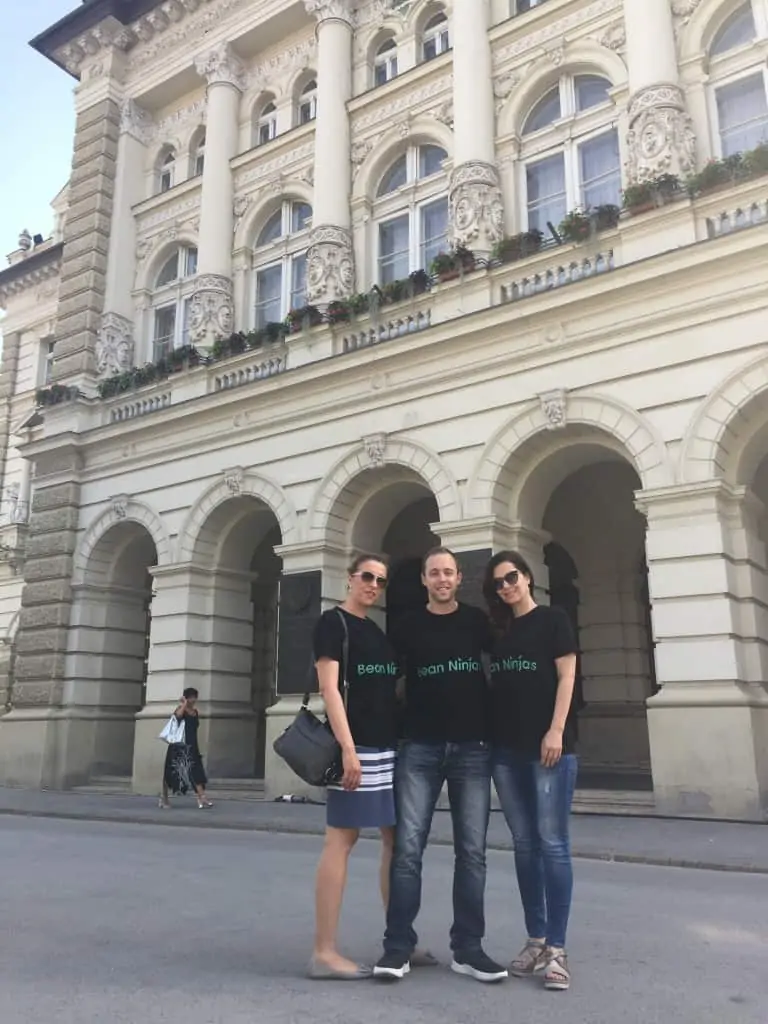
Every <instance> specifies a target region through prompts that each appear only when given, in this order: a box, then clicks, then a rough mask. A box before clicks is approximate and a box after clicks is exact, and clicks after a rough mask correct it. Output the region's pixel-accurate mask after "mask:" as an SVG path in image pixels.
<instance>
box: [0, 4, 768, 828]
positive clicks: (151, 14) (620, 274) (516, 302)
mask: <svg viewBox="0 0 768 1024" xmlns="http://www.w3.org/2000/svg"><path fill="white" fill-rule="evenodd" d="M73 6H75V5H74V4H73ZM33 45H34V46H35V47H36V48H37V49H38V50H39V51H40V52H41V54H43V55H44V56H45V57H47V58H48V59H50V60H53V61H55V62H56V63H57V64H59V65H60V66H61V68H62V69H63V71H65V72H68V73H69V74H70V75H72V76H74V77H75V78H76V79H77V80H78V84H77V88H76V103H77V128H76V134H75V140H74V150H73V162H72V176H71V179H70V182H69V186H68V190H67V193H66V202H65V206H66V217H65V218H64V217H63V216H62V219H61V223H60V237H59V236H56V237H55V238H54V239H52V240H51V241H50V242H49V243H43V245H42V247H40V246H37V247H35V248H32V249H30V247H29V246H27V245H26V240H24V246H26V248H24V247H22V249H21V250H20V251H19V253H17V254H15V255H14V256H13V257H12V263H11V265H10V266H9V267H8V269H6V270H5V271H3V272H2V273H0V298H2V299H3V300H4V304H5V305H6V306H7V308H8V321H7V329H6V337H5V345H4V351H3V369H2V374H3V376H2V383H3V401H4V409H5V412H4V418H3V422H4V423H5V427H4V428H3V434H4V437H5V438H6V445H5V459H4V463H3V466H4V478H3V488H4V491H3V493H4V494H9V493H10V491H9V488H11V487H13V486H14V485H16V486H17V490H16V492H15V493H16V494H17V495H19V496H24V497H20V498H19V500H20V501H22V503H23V502H26V501H28V500H30V496H31V515H30V516H29V521H28V523H27V521H26V520H27V516H26V513H24V514H23V516H21V514H19V518H22V519H23V523H22V524H21V526H22V528H21V530H19V525H20V524H19V523H15V522H14V523H11V522H9V523H4V525H2V527H0V529H1V530H2V532H3V548H2V550H3V551H6V550H9V549H13V550H14V551H17V552H18V553H19V557H14V560H13V565H14V568H13V569H11V568H10V559H9V560H6V563H5V564H6V565H7V566H8V567H9V568H8V569H7V570H6V569H3V568H2V567H0V573H2V572H5V573H6V576H5V578H3V579H0V586H2V587H3V588H4V589H3V590H2V591H0V593H2V594H5V595H7V599H6V598H5V597H3V598H2V599H1V600H0V612H1V613H2V615H3V616H4V618H3V619H2V621H0V628H2V629H3V630H4V636H5V637H6V647H7V648H9V649H12V651H13V658H12V659H11V658H10V657H9V658H7V659H6V662H7V664H6V665H5V670H6V673H5V677H4V678H3V682H2V683H1V684H0V685H1V686H2V687H3V690H2V694H0V696H3V695H4V696H5V714H4V715H2V717H0V783H11V784H20V785H45V786H55V787H70V786H77V785H81V784H84V783H88V782H93V781H94V780H97V779H99V778H100V777H103V776H105V775H108V776H121V777H123V778H125V779H130V780H131V784H132V786H133V788H134V789H135V790H136V791H137V792H154V791H155V790H156V789H157V785H158V779H159V771H160V760H161V758H162V753H163V751H162V748H161V745H160V744H159V743H158V742H157V734H158V732H159V730H160V727H161V723H162V720H163V719H164V718H165V717H166V716H167V715H168V713H169V709H170V708H171V707H172V705H173V703H174V701H175V699H176V697H177V696H178V693H179V692H180V690H181V689H182V688H183V687H184V686H187V685H196V686H197V687H198V688H199V690H200V693H201V699H202V701H201V708H202V713H203V718H204V724H203V729H204V736H203V739H204V746H205V750H206V752H207V755H208V759H209V766H210V771H211V774H212V776H214V777H215V778H219V779H231V778H237V779H240V780H243V779H255V778H263V779H264V785H265V789H266V792H267V793H268V794H274V793H280V792H286V791H294V792H295V791H296V789H297V786H296V780H295V779H290V778H288V777H287V776H286V773H285V770H284V769H283V768H282V767H281V766H280V764H279V763H277V762H276V760H275V758H274V757H273V756H272V754H271V741H272V739H273V737H274V736H275V735H276V734H277V733H278V731H280V730H281V729H282V728H283V727H284V726H285V724H286V723H287V722H288V721H289V720H290V717H291V716H292V715H293V714H294V713H295V711H296V708H297V697H296V694H297V693H299V692H300V691H302V690H303V688H304V683H305V679H306V666H307V663H308V659H309V649H310V634H311V626H312V622H313V620H314V618H315V617H316V616H317V614H318V613H319V611H320V609H321V608H322V607H323V606H326V605H328V604H329V603H332V602H334V601H337V600H339V599H340V598H341V597H342V596H343V590H344V579H345V572H344V567H345V564H346V561H347V559H348V557H349V554H350V552H351V551H352V550H353V549H356V548H373V549H383V550H385V551H386V552H387V553H388V554H389V555H390V557H391V559H392V563H393V585H392V587H391V589H390V591H389V592H388V596H387V607H386V609H383V610H382V612H381V615H382V619H391V618H392V617H393V616H396V615H397V614H400V613H401V612H402V611H403V609H405V608H407V607H409V606H410V605H411V604H412V603H413V602H415V601H419V600H422V594H421V591H420V587H419V581H418V559H419V556H420V555H421V554H422V553H423V551H424V550H425V549H426V547H427V546H429V545H430V544H432V543H434V542H435V541H436V540H438V539H439V540H441V541H443V542H444V543H447V544H449V545H451V546H452V547H454V548H455V549H456V550H457V551H459V552H461V557H462V561H463V563H464V568H465V584H464V588H465V594H466V598H467V599H469V600H476V599H477V598H478V591H479V578H480V574H481V571H482V567H483V565H484V563H485V561H486V559H487V557H488V555H489V554H490V552H491V551H492V550H494V549H498V548H499V547H500V546H502V545H504V546H514V547H517V548H519V549H520V550H522V551H523V552H524V553H525V554H526V555H527V557H528V558H529V559H530V561H531V563H532V565H533V566H534V567H535V570H536V581H537V589H538V592H539V595H540V597H541V599H542V600H546V601H552V602H556V603H559V604H561V605H563V606H564V607H566V608H567V609H568V611H569V614H570V615H571V616H572V618H573V621H574V624H575V625H576V627H577V628H578V633H579V644H580V651H581V656H580V667H579V699H580V701H581V702H582V704H583V708H582V712H581V747H582V761H583V766H584V778H585V781H587V782H589V780H590V778H592V779H593V781H594V780H597V781H596V783H595V784H597V785H600V786H605V787H609V788H610V787H612V786H613V787H615V786H619V787H621V788H623V789H625V790H626V789H632V788H633V787H635V788H637V789H638V790H639V791H642V790H643V788H645V789H647V790H648V791H650V789H651V786H652V802H654V803H655V806H656V809H657V810H658V811H659V812H660V813H675V814H695V815H702V816H707V815H714V816H718V815H719V816H727V817H737V818H748V819H756V820H762V819H764V818H765V817H766V813H767V812H768V685H767V684H766V680H768V614H767V613H766V608H767V607H768V555H767V553H766V551H767V549H766V543H768V513H766V502H768V459H766V458H765V451H766V448H765V441H766V438H768V350H766V341H767V340H768V314H767V312H766V303H767V302H768V280H767V279H766V275H765V272H764V266H765V258H766V253H767V252H768V155H767V153H766V149H765V148H764V147H763V146H762V145H761V144H762V143H763V142H764V141H765V140H766V139H768V101H767V100H766V95H767V93H766V74H765V56H766V52H767V51H768V2H766V0H747V2H744V0H684V2H683V0H643V2H642V3H639V2H638V0H539V2H534V0H452V2H438V0H401V2H397V0H358V2H357V3H351V2H348V0H304V2H303V3H298V2H291V0H268V2H265V3H260V4H254V3H250V2H247V0H127V2H126V0H122V2H119V3H118V2H116V0H90V2H89V3H86V4H82V5H79V6H77V9H76V10H74V11H73V13H72V14H71V15H70V16H69V17H68V18H66V19H64V20H63V21H61V22H59V23H58V24H57V25H55V26H53V27H52V28H51V29H49V30H48V31H46V32H43V33H42V35H40V36H39V37H38V38H37V39H36V40H34V41H33ZM62 87H63V88H66V82H65V81H64V80H63V81H62ZM738 154H743V155H742V156H739V155H738ZM620 208H621V209H620ZM584 211H586V213H585V212H584ZM54 286H55V287H54ZM42 292H44V293H45V294H44V296H43V294H42ZM43 345H44V346H45V356H44V357H42V356H41V355H40V353H41V352H42V351H43V350H42V349H41V346H43ZM41 358H42V359H43V363H41V364H40V365H44V366H45V367H47V370H46V372H45V374H43V376H42V377H41V376H40V375H39V374H38V375H37V377H35V379H34V380H33V377H34V374H33V373H32V371H31V370H30V369H29V367H31V366H32V364H33V363H34V362H35V360H36V359H37V360H40V359H41ZM23 366H27V367H28V369H26V370H24V371H23V372H22V369H20V368H22V367H23ZM46 375H47V379H45V378H46ZM38 386H39V387H40V388H41V389H42V390H41V391H40V394H39V395H38V402H37V403H35V402H34V401H33V399H32V396H33V394H34V391H35V387H38ZM36 405H37V408H36ZM6 481H7V482H6ZM11 535H12V536H11ZM9 538H10V539H9ZM13 573H15V575H13ZM648 802H649V803H650V802H651V797H650V795H649V797H648Z"/></svg>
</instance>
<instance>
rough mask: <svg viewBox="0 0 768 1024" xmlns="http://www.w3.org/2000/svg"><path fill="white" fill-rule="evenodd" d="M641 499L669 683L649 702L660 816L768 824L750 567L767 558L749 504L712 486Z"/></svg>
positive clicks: (662, 681)
mask: <svg viewBox="0 0 768 1024" xmlns="http://www.w3.org/2000/svg"><path fill="white" fill-rule="evenodd" d="M637 503H638V508H639V509H640V511H642V512H643V513H644V514H645V515H646V517H647V520H648V534H647V553H648V565H649V580H650V592H651V603H652V617H653V631H654V639H655V641H656V674H657V682H658V684H659V685H660V687H661V688H660V690H659V692H658V693H657V694H655V695H654V696H653V697H651V698H650V699H649V700H648V702H647V707H648V730H649V737H650V748H651V768H652V771H653V784H654V793H655V797H656V806H657V809H658V810H659V811H660V812H661V813H666V814H675V815H678V814H679V815H686V814H690V815H696V816H700V817H701V816H703V817H707V816H712V817H723V818H742V819H752V820H757V821H763V820H765V815H766V811H768V743H767V742H766V741H767V740H768V690H767V689H766V685H765V682H764V680H765V672H764V668H765V665H764V664H763V662H764V661H765V659H764V658H763V657H762V656H761V648H762V647H763V646H764V645H765V640H766V638H765V637H764V636H759V634H760V632H761V629H760V627H761V626H763V619H764V616H763V614H762V603H763V600H764V599H763V598H762V596H761V593H760V592H758V593H755V584H754V572H753V568H754V564H755V562H756V561H760V560H761V559H762V564H764V561H765V552H764V547H763V546H762V545H761V544H759V542H758V541H757V539H756V531H755V530H754V529H753V528H752V527H751V526H750V516H751V515H752V512H751V508H750V502H749V500H748V496H747V495H746V493H745V489H744V488H731V487H729V486H728V485H726V484H725V483H723V482H722V481H711V482H707V483H703V484H698V485H690V486H685V487H674V488H665V489H663V490H659V491H645V492H639V493H638V495H637ZM758 548H760V549H761V550H757V549H758ZM761 590H762V588H761ZM763 628H764V627H763ZM758 641H759V642H758Z"/></svg>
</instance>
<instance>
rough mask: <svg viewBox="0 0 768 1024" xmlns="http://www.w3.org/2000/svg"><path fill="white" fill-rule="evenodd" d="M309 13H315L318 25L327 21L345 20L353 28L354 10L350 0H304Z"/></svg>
mask: <svg viewBox="0 0 768 1024" xmlns="http://www.w3.org/2000/svg"><path fill="white" fill-rule="evenodd" d="M304 6H305V7H306V9H307V13H308V14H314V16H315V18H317V22H318V25H322V24H323V22H326V21H343V22H344V24H345V25H349V27H350V28H352V24H353V22H352V10H351V7H350V3H349V0H304Z"/></svg>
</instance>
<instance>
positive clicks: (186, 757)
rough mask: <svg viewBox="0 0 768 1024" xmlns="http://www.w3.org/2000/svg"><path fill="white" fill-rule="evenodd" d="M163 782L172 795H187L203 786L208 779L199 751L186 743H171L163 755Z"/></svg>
mask: <svg viewBox="0 0 768 1024" xmlns="http://www.w3.org/2000/svg"><path fill="white" fill-rule="evenodd" d="M163 781H164V782H165V784H166V786H167V787H168V789H170V791H171V792H172V793H181V794H184V793H188V792H189V790H190V789H191V790H194V789H195V787H197V786H205V785H206V784H207V782H208V779H207V778H206V775H205V768H204V767H203V758H202V756H201V755H200V751H199V750H197V749H196V748H194V747H190V746H188V745H187V744H186V743H172V744H170V745H169V747H168V750H167V752H166V755H165V769H164V771H163Z"/></svg>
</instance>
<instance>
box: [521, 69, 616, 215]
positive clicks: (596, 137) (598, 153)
mask: <svg viewBox="0 0 768 1024" xmlns="http://www.w3.org/2000/svg"><path fill="white" fill-rule="evenodd" d="M610 88H611V83H610V82H609V81H608V80H607V79H605V78H603V77H602V76H601V75H592V74H581V75H565V76H563V77H562V78H561V79H560V81H559V82H558V83H557V84H556V85H554V86H553V87H552V88H551V89H549V90H548V91H547V92H546V93H545V94H544V95H543V96H542V97H541V98H540V99H539V100H538V101H537V102H536V103H535V104H534V106H533V107H532V108H531V110H530V112H529V114H528V116H527V117H526V119H525V121H524V124H523V131H522V135H523V144H522V149H521V156H522V160H523V167H524V174H525V203H526V210H527V216H528V227H529V228H538V229H539V230H540V231H543V232H545V233H546V232H547V225H548V224H550V223H551V224H553V225H554V226H555V227H556V226H557V225H558V224H559V223H560V221H561V220H562V219H563V217H565V215H566V213H567V212H568V210H572V209H575V208H576V207H585V208H586V207H595V206H601V205H603V204H608V203H615V204H617V205H618V204H619V201H620V195H621V160H620V156H619V136H618V132H617V130H616V127H615V124H614V119H615V114H614V110H613V107H612V105H611V97H610V91H609V90H610ZM566 119H567V120H566Z"/></svg>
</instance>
